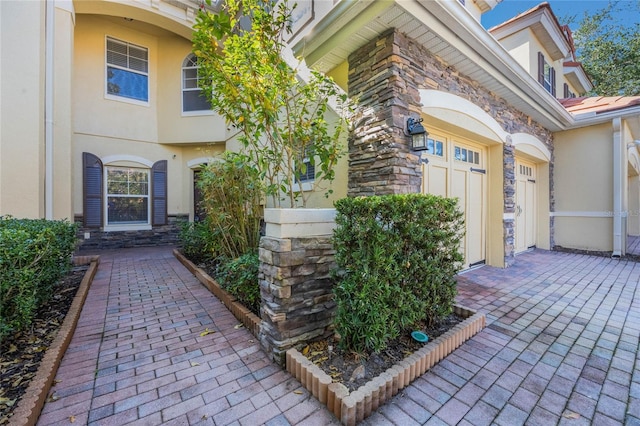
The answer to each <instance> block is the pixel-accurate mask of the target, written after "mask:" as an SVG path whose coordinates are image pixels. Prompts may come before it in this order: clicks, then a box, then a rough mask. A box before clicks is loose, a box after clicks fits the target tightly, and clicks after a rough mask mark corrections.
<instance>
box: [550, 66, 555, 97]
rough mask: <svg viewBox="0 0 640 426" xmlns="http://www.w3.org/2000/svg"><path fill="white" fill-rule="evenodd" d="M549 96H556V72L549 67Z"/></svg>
mask: <svg viewBox="0 0 640 426" xmlns="http://www.w3.org/2000/svg"><path fill="white" fill-rule="evenodd" d="M551 94H552V95H553V96H555V95H556V70H555V68H553V67H551Z"/></svg>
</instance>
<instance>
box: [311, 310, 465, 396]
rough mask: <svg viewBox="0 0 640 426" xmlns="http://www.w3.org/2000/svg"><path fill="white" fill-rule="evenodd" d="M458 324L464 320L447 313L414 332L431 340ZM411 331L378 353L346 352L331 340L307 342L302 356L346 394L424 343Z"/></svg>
mask: <svg viewBox="0 0 640 426" xmlns="http://www.w3.org/2000/svg"><path fill="white" fill-rule="evenodd" d="M462 321H464V318H462V317H460V316H458V315H456V314H451V315H449V316H448V317H446V318H445V319H443V320H442V321H441V322H440V323H438V324H436V325H435V326H433V327H425V326H422V327H418V328H417V329H418V330H421V331H423V332H425V333H426V334H427V336H429V341H431V340H433V339H435V338H437V337H438V336H440V335H442V334H444V333H446V332H447V331H448V330H450V329H451V328H453V327H455V326H456V325H457V324H459V323H460V322H462ZM411 331H413V330H407V331H405V332H404V333H402V334H401V335H400V336H399V337H398V338H396V339H394V340H392V341H391V342H389V345H388V346H387V348H386V349H385V350H383V351H381V352H379V353H370V354H355V353H351V352H346V351H343V350H342V349H340V348H339V347H338V343H337V342H336V341H335V339H334V338H330V339H328V340H322V341H319V342H315V343H311V344H310V345H308V346H307V347H305V348H304V349H303V352H302V353H303V354H304V355H305V356H306V357H307V358H308V359H309V360H310V361H312V362H313V363H314V364H316V365H317V366H318V367H320V368H321V369H322V370H323V371H324V372H325V373H327V374H328V375H329V376H331V378H332V380H333V382H334V383H335V382H337V383H342V384H343V385H345V386H346V387H347V389H349V392H353V391H355V390H357V389H358V388H359V387H360V386H363V385H365V384H366V383H367V382H369V381H371V380H373V379H374V378H375V377H377V376H379V375H380V374H382V373H384V372H385V371H387V369H389V368H391V367H393V366H394V365H395V364H397V363H398V362H400V361H402V360H403V359H404V358H406V357H408V356H409V355H411V354H412V353H414V352H415V351H417V350H419V349H420V348H421V347H423V346H424V345H425V344H426V343H420V342H417V341H415V340H414V339H413V338H412V337H411ZM356 369H358V370H357V371H356ZM354 372H355V373H354Z"/></svg>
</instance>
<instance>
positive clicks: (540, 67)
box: [538, 52, 544, 87]
mask: <svg viewBox="0 0 640 426" xmlns="http://www.w3.org/2000/svg"><path fill="white" fill-rule="evenodd" d="M538 83H540V84H542V86H543V87H544V55H543V54H542V52H538Z"/></svg>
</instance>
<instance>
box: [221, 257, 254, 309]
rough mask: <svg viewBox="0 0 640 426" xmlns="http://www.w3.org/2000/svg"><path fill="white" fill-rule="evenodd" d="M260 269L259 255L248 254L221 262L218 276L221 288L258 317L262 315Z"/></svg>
mask: <svg viewBox="0 0 640 426" xmlns="http://www.w3.org/2000/svg"><path fill="white" fill-rule="evenodd" d="M259 268H260V260H259V259H258V255H257V254H256V253H248V254H245V255H242V256H240V257H238V258H236V259H233V260H229V261H223V262H221V263H220V266H218V272H217V275H216V278H217V279H218V282H219V283H220V286H221V287H222V288H223V289H225V290H226V291H227V292H228V293H229V294H231V295H233V296H235V297H236V299H238V300H239V301H240V302H241V303H242V304H243V305H244V306H246V307H247V308H248V309H249V310H250V311H251V312H253V313H255V314H256V315H260V285H259V284H258V270H259Z"/></svg>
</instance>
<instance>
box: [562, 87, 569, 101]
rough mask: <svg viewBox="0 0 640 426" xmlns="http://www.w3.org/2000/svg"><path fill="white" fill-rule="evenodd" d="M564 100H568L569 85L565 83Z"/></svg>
mask: <svg viewBox="0 0 640 426" xmlns="http://www.w3.org/2000/svg"><path fill="white" fill-rule="evenodd" d="M563 87H564V98H565V99H566V98H568V97H569V85H568V84H567V83H564V86H563Z"/></svg>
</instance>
